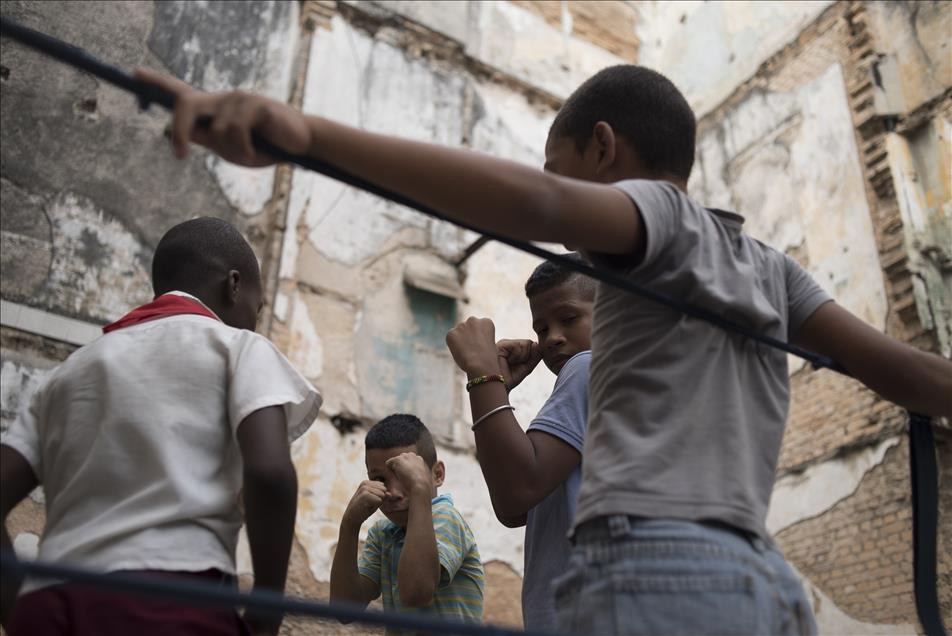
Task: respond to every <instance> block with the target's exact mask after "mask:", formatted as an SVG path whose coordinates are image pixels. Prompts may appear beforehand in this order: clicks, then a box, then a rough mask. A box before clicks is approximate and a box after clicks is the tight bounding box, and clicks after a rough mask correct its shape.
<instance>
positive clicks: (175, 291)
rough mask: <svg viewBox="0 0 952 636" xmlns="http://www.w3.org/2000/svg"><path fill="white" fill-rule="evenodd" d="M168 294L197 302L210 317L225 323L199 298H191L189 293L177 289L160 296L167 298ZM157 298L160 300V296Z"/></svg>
mask: <svg viewBox="0 0 952 636" xmlns="http://www.w3.org/2000/svg"><path fill="white" fill-rule="evenodd" d="M169 294H171V295H173V296H182V297H183V298H190V299H191V300H194V301H195V302H197V303H198V304H199V305H201V306H202V307H204V308H205V309H207V310H208V311H210V312H212V315H213V316H215V318H218V320H219V321H220V322H225V321H224V320H222V319H221V316H219V315H218V314H216V313H215V312H214V310H212V308H211V307H209V306H208V305H206V304H205V303H203V302H202V301H201V300H200V299H199V298H196V297H195V296H192V295H191V294H190V293H188V292H183V291H179V290H177V289H173V290H172V291H170V292H165V293H164V294H162V296H167V295H169ZM159 298H161V296H160V297H159Z"/></svg>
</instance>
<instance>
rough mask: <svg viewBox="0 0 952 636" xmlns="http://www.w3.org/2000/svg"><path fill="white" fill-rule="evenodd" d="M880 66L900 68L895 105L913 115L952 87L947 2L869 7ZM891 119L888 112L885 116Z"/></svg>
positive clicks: (920, 1)
mask: <svg viewBox="0 0 952 636" xmlns="http://www.w3.org/2000/svg"><path fill="white" fill-rule="evenodd" d="M864 7H865V9H866V14H867V15H868V16H869V23H870V30H871V32H872V34H873V38H874V41H875V46H876V51H877V53H878V55H879V62H878V64H883V63H886V62H890V61H891V62H893V63H895V68H896V73H895V76H894V78H895V81H896V82H897V83H898V86H895V87H892V86H884V85H883V84H884V78H883V77H882V76H881V75H879V74H874V77H875V76H876V75H879V77H876V80H877V84H878V88H879V89H880V90H888V91H894V92H895V96H894V99H892V100H890V101H891V103H892V104H893V105H897V106H899V108H900V110H899V113H909V112H912V111H913V110H915V109H916V108H917V107H918V106H920V105H921V104H924V103H925V102H928V101H929V100H931V99H933V98H935V97H937V96H939V95H941V94H942V93H943V92H945V91H948V90H949V88H950V87H952V39H950V37H949V34H950V33H952V10H950V9H949V4H948V2H944V1H943V0H915V1H904V2H895V1H889V2H865V3H864ZM884 114H885V113H884Z"/></svg>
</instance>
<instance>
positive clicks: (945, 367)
mask: <svg viewBox="0 0 952 636" xmlns="http://www.w3.org/2000/svg"><path fill="white" fill-rule="evenodd" d="M793 342H794V343H795V344H797V345H800V346H802V347H805V348H807V349H810V350H811V351H815V352H817V353H820V354H822V355H825V356H829V357H831V358H833V359H834V360H836V361H837V362H839V363H840V364H842V365H843V366H844V367H846V369H847V370H848V371H849V372H850V373H852V374H853V376H854V377H856V379H857V380H859V381H860V382H862V383H863V384H865V385H866V386H867V387H869V388H870V389H872V390H873V391H875V392H876V393H879V394H880V395H882V396H883V397H884V398H886V399H887V400H890V401H892V402H895V403H896V404H899V405H900V406H903V407H904V408H907V409H909V410H911V411H914V412H917V413H922V414H924V415H933V416H939V415H942V416H945V417H950V418H952V362H950V361H949V360H946V359H945V358H942V357H940V356H937V355H935V354H931V353H926V352H924V351H919V350H918V349H915V348H914V347H910V346H909V345H906V344H903V343H901V342H899V341H897V340H894V339H893V338H890V337H889V336H886V335H884V334H882V333H880V332H878V331H876V330H875V329H873V328H872V327H870V326H869V325H867V324H866V323H865V322H863V321H862V320H860V319H859V318H857V317H856V316H854V315H853V314H851V313H850V312H849V311H847V310H846V309H843V308H842V307H840V306H839V305H837V304H836V303H835V302H828V303H826V304H824V305H822V306H821V307H820V308H819V309H817V310H816V311H815V312H813V314H812V315H811V316H810V317H809V318H807V319H806V320H805V321H804V323H803V325H802V326H801V327H800V329H799V330H798V331H797V333H796V334H794V336H793Z"/></svg>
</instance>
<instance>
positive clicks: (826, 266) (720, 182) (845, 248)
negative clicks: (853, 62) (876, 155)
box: [689, 64, 887, 329]
mask: <svg viewBox="0 0 952 636" xmlns="http://www.w3.org/2000/svg"><path fill="white" fill-rule="evenodd" d="M689 189H690V191H691V193H692V194H693V195H694V196H696V197H697V198H698V200H700V201H703V202H704V203H705V204H707V205H711V206H716V207H723V208H725V209H730V210H735V211H737V212H739V213H741V214H743V215H744V216H745V217H746V219H747V222H746V224H745V227H746V231H747V232H748V233H749V234H750V235H751V236H753V237H754V238H757V239H759V240H761V241H764V242H765V243H767V244H768V245H770V246H772V247H774V248H776V249H778V250H780V251H786V252H788V253H791V254H792V255H793V256H794V257H796V258H798V259H799V260H800V261H801V262H802V264H803V265H804V266H805V267H806V268H807V269H808V270H809V271H810V272H811V273H812V274H813V275H814V277H815V278H816V279H817V281H818V282H819V283H820V285H821V286H823V287H824V289H826V290H827V291H828V292H829V293H830V294H831V295H832V296H833V297H834V298H836V299H837V302H839V303H840V304H842V305H843V306H844V307H846V308H847V309H849V310H850V311H852V312H854V313H855V314H857V315H858V316H860V317H861V318H862V319H863V320H864V321H866V322H867V323H870V324H871V325H873V326H875V327H876V328H878V329H883V328H884V325H885V319H886V311H887V306H886V299H885V290H884V287H883V280H882V273H881V271H880V268H879V257H878V251H877V246H876V242H875V234H874V232H873V227H872V221H871V219H870V213H869V207H868V204H867V202H866V196H865V186H864V182H863V174H862V172H861V170H860V162H859V156H858V153H857V150H856V142H855V140H854V137H853V127H852V120H851V118H850V111H849V105H848V103H847V101H846V92H845V89H844V84H843V75H842V71H841V69H840V67H839V65H838V64H834V65H832V66H830V67H829V68H828V69H827V70H826V71H825V72H823V73H822V74H821V75H820V76H818V77H817V78H816V79H815V80H813V81H811V82H809V83H807V84H804V85H802V86H800V87H798V88H795V89H794V90H792V91H789V92H773V91H766V90H755V91H751V92H750V93H749V95H747V96H746V97H745V98H744V99H742V100H740V101H739V102H738V103H737V104H736V106H734V107H732V108H730V109H729V110H727V111H726V112H725V113H724V116H723V117H722V118H720V119H718V120H717V121H711V122H705V125H704V126H703V127H702V129H701V133H700V136H699V140H698V161H697V165H696V167H695V171H694V174H693V175H692V179H691V181H690V184H689Z"/></svg>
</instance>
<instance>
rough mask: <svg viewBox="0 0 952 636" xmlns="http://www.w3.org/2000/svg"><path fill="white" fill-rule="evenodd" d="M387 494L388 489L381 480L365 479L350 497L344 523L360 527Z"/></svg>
mask: <svg viewBox="0 0 952 636" xmlns="http://www.w3.org/2000/svg"><path fill="white" fill-rule="evenodd" d="M386 496H387V489H386V488H385V487H384V485H383V484H382V483H380V482H379V481H369V480H368V481H363V482H361V484H360V486H358V487H357V492H355V493H354V496H353V497H351V498H350V503H348V504H347V509H346V510H345V511H344V518H343V523H346V524H348V525H351V526H354V527H358V528H359V527H360V524H362V523H363V522H364V521H366V520H367V518H368V517H370V515H372V514H373V513H374V512H375V511H376V510H377V508H379V507H380V504H382V503H383V500H384V498H385V497H386Z"/></svg>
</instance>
